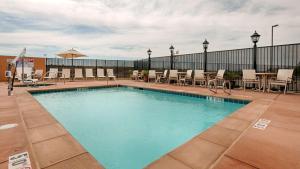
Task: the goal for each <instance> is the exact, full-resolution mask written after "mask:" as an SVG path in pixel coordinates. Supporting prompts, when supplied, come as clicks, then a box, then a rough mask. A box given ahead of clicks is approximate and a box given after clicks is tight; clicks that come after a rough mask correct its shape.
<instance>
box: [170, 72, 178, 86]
mask: <svg viewBox="0 0 300 169" xmlns="http://www.w3.org/2000/svg"><path fill="white" fill-rule="evenodd" d="M171 80H173V81H176V83H178V70H170V74H169V84H170V82H171Z"/></svg>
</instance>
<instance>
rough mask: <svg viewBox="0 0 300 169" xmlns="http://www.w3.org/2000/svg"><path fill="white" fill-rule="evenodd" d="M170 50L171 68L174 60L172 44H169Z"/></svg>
mask: <svg viewBox="0 0 300 169" xmlns="http://www.w3.org/2000/svg"><path fill="white" fill-rule="evenodd" d="M169 49H170V52H171V58H170V62H171V63H170V65H171V70H172V69H173V62H174V49H175V48H174V46H173V45H171V46H170V48H169Z"/></svg>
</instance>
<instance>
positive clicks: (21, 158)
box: [8, 152, 32, 169]
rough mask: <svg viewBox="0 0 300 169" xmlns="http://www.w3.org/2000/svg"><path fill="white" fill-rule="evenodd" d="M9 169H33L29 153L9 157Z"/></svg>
mask: <svg viewBox="0 0 300 169" xmlns="http://www.w3.org/2000/svg"><path fill="white" fill-rule="evenodd" d="M8 169H32V168H31V164H30V159H29V154H28V152H23V153H19V154H15V155H12V156H9V161H8Z"/></svg>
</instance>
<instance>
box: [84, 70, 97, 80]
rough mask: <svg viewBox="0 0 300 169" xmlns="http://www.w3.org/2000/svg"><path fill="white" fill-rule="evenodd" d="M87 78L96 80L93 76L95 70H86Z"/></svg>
mask: <svg viewBox="0 0 300 169" xmlns="http://www.w3.org/2000/svg"><path fill="white" fill-rule="evenodd" d="M85 78H86V79H88V78H92V79H95V76H94V75H93V69H85Z"/></svg>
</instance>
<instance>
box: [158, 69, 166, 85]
mask: <svg viewBox="0 0 300 169" xmlns="http://www.w3.org/2000/svg"><path fill="white" fill-rule="evenodd" d="M167 75H168V70H165V71H164V73H163V74H162V75H160V76H158V78H157V80H156V81H157V82H159V83H161V80H164V81H166V80H167V79H168V76H167Z"/></svg>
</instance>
